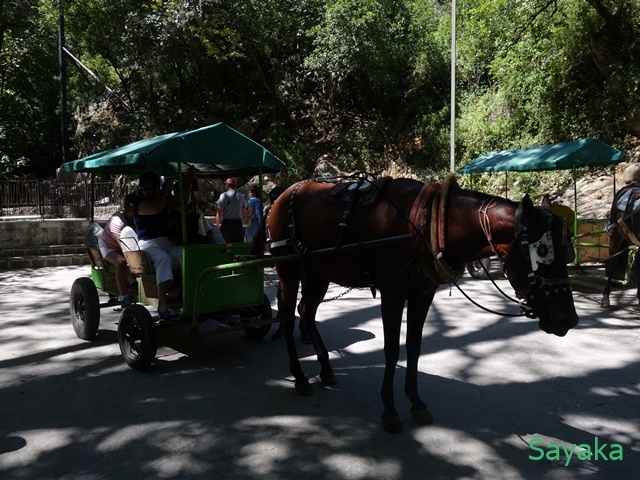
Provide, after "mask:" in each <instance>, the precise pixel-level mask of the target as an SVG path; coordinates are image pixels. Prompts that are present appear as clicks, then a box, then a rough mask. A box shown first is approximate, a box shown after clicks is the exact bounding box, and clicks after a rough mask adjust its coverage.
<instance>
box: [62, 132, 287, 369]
mask: <svg viewBox="0 0 640 480" xmlns="http://www.w3.org/2000/svg"><path fill="white" fill-rule="evenodd" d="M189 166H194V167H195V168H196V169H197V171H198V175H199V176H200V177H205V178H207V177H208V178H225V177H229V176H239V177H242V176H253V175H256V174H257V175H259V176H260V182H261V183H262V174H266V173H272V172H277V171H279V170H280V169H281V168H282V167H283V163H282V162H281V161H280V160H279V159H278V158H276V157H275V156H273V155H272V154H271V153H270V152H269V151H267V150H266V149H265V148H263V147H262V146H261V145H259V144H257V143H256V142H254V141H253V140H251V139H249V138H247V137H245V136H244V135H242V134H240V133H239V132H237V131H236V130H234V129H232V128H231V127H228V126H227V125H225V124H223V123H218V124H215V125H211V126H208V127H203V128H200V129H197V130H192V131H187V132H182V133H172V134H167V135H162V136H159V137H155V138H151V139H145V140H141V141H138V142H135V143H132V144H130V145H127V146H124V147H121V148H117V149H114V150H108V151H105V152H101V153H97V154H94V155H92V156H89V157H86V158H84V159H82V160H76V161H73V162H69V163H66V164H64V169H65V170H66V171H68V172H85V173H89V174H92V177H93V175H96V174H102V175H110V174H126V175H140V174H142V173H144V172H147V171H153V172H155V173H157V174H158V175H164V176H166V177H171V178H175V179H177V181H178V182H177V184H178V189H179V192H180V194H179V195H178V197H179V198H180V200H181V203H182V204H181V207H180V209H179V211H180V212H182V214H181V225H180V228H181V230H182V238H187V232H186V228H187V227H186V219H185V214H184V212H185V208H184V200H183V195H182V192H183V191H184V188H185V185H184V181H183V173H185V172H186V170H187V169H188V168H189ZM261 187H262V185H261ZM92 200H93V199H92ZM91 210H92V219H91V221H92V222H93V210H94V208H93V205H92V208H91ZM100 228H101V227H100V226H99V225H98V224H96V223H92V224H91V225H90V227H89V229H88V231H87V234H86V235H85V238H86V244H87V250H88V253H89V257H90V259H91V278H88V277H81V278H78V279H76V280H75V282H74V283H73V286H72V288H71V293H70V314H71V321H72V324H73V328H74V330H75V332H76V334H77V336H78V337H79V338H81V339H85V340H91V339H93V338H94V337H95V336H96V334H97V332H98V329H99V325H100V309H101V308H104V307H114V306H115V305H114V302H113V301H112V300H113V299H114V298H115V299H116V300H117V288H116V280H115V267H114V266H113V265H111V264H110V263H108V262H106V261H105V260H104V259H103V258H102V256H101V254H100V251H99V249H98V248H97V244H96V241H95V240H96V237H95V235H96V233H99V231H100ZM121 242H122V243H123V253H124V255H125V258H126V261H127V265H128V267H129V270H130V274H129V297H130V298H131V299H132V300H133V304H132V305H130V306H127V307H125V308H123V309H122V311H121V313H120V317H119V320H118V342H119V345H120V350H121V353H122V356H123V357H124V360H125V362H126V363H127V364H128V365H129V366H130V367H131V368H134V369H137V370H144V369H146V368H148V367H149V366H150V365H151V364H152V363H153V361H154V360H155V355H156V351H157V332H156V330H157V329H159V328H165V327H171V326H175V325H187V326H188V325H191V334H192V335H194V336H198V335H210V334H217V333H224V332H231V331H244V332H245V333H246V334H247V335H249V336H250V337H254V338H261V337H264V336H265V335H266V334H267V333H268V332H269V330H270V328H271V324H272V323H273V322H275V320H274V319H273V318H272V311H271V302H270V301H269V299H268V298H267V296H266V295H265V294H264V276H263V273H264V272H263V270H262V269H261V268H255V266H247V265H246V262H242V261H241V260H242V259H243V258H245V257H246V255H247V254H248V253H249V251H250V249H251V244H248V243H234V244H185V245H184V246H183V250H182V267H181V271H179V272H174V282H173V286H172V287H171V289H170V290H169V294H168V298H169V302H170V304H169V306H170V308H171V311H172V312H174V313H176V315H175V316H174V317H172V318H171V319H170V320H169V321H167V322H161V321H160V319H159V318H158V317H157V316H152V314H151V313H150V312H149V310H148V309H147V308H146V307H145V306H157V305H158V288H157V284H156V277H155V273H154V271H153V264H152V263H151V262H150V261H149V258H148V257H147V255H146V254H145V252H143V251H141V250H140V249H139V248H136V242H135V240H133V241H132V240H131V239H130V238H129V239H125V238H124V235H123V236H122V237H121ZM98 292H102V293H105V294H108V295H109V299H104V297H103V299H104V300H105V301H101V297H100V296H99V294H98ZM116 305H118V303H117V301H116ZM210 320H212V321H211V322H209V323H206V322H207V321H210ZM212 325H215V328H213V327H212Z"/></svg>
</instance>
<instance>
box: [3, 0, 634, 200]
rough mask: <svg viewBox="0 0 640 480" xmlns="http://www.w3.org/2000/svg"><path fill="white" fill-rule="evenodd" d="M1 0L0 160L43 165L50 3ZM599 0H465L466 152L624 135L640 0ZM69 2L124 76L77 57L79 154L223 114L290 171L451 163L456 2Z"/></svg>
mask: <svg viewBox="0 0 640 480" xmlns="http://www.w3.org/2000/svg"><path fill="white" fill-rule="evenodd" d="M0 1H1V2H2V4H3V6H4V9H2V10H0V34H1V35H0V40H1V42H0V108H2V111H3V115H2V117H1V118H0V155H2V158H3V162H2V163H1V164H0V170H4V171H8V170H12V171H33V172H37V173H38V174H42V175H50V174H51V173H52V171H53V168H55V167H56V166H58V165H59V163H60V160H61V157H60V155H61V153H60V152H61V149H60V146H59V145H60V127H59V107H58V103H59V92H58V89H59V85H58V78H57V75H58V72H57V55H58V52H57V4H56V2H51V1H44V0H39V1H38V2H28V1H26V0H18V1H15V2H6V1H5V0H0ZM602 5H603V7H604V8H605V9H609V10H605V11H596V10H595V8H594V7H593V6H592V5H591V2H587V1H585V0H564V1H562V2H545V1H538V0H535V1H533V2H522V1H515V2H510V1H507V0H474V1H470V0H463V1H459V2H458V15H457V27H458V35H457V42H458V47H457V65H456V66H457V106H456V112H457V123H456V152H457V161H458V163H461V164H464V163H466V162H468V161H469V160H471V159H472V158H475V157H476V156H478V155H480V154H482V153H485V152H486V151H489V150H501V149H507V148H519V147H527V146H531V145H535V144H544V143H554V142H558V141H564V140H573V139H576V138H583V137H589V136H592V137H597V138H599V139H601V140H604V141H606V142H608V143H611V144H614V145H617V146H621V144H622V141H623V138H624V137H625V136H626V135H627V134H628V133H629V124H628V123H627V119H628V118H630V115H631V113H632V112H634V110H635V111H640V101H638V98H639V97H638V92H639V91H640V24H638V22H637V19H638V18H640V3H638V2H637V1H636V0H616V1H612V2H606V3H602ZM64 13H65V20H66V21H65V25H66V43H67V47H68V49H69V50H70V51H71V52H72V53H73V54H74V55H75V56H76V57H77V58H78V59H79V60H80V61H81V62H82V63H83V64H84V65H85V66H86V67H88V68H89V69H91V70H92V71H93V72H94V73H95V74H96V75H97V76H98V77H99V78H100V79H101V80H102V82H104V84H106V85H107V86H108V87H109V88H111V89H112V91H113V93H109V92H108V91H107V89H106V88H105V86H104V85H103V84H101V83H99V82H97V81H96V80H95V79H94V78H92V77H91V76H90V75H88V74H87V73H86V71H84V70H83V69H82V68H80V67H78V66H76V65H74V64H73V62H71V61H70V60H69V59H67V63H68V73H69V82H68V95H69V112H70V117H71V118H70V119H69V120H70V123H71V130H72V132H71V133H72V136H71V138H72V153H73V155H75V156H84V155H88V154H91V153H94V152H96V151H99V150H103V149H106V148H111V147H114V146H117V145H122V144H125V143H128V142H131V141H133V140H137V139H139V138H141V137H145V136H151V135H156V134H160V133H165V132H169V131H178V130H185V129H189V128H195V127H198V126H202V125H206V124H211V123H215V122H218V121H224V122H226V123H229V124H230V125H232V126H234V127H235V128H238V129H239V130H241V131H243V132H244V133H246V134H247V135H249V136H251V137H252V138H255V139H256V140H258V141H260V142H263V143H264V144H265V145H266V146H267V147H268V148H269V149H270V150H272V151H273V152H274V153H275V154H276V155H278V156H280V157H281V158H283V160H285V162H286V164H287V171H286V172H284V173H283V174H282V177H283V179H286V180H287V181H289V182H290V181H293V180H295V179H298V178H301V177H305V176H309V175H312V174H313V171H314V169H315V167H316V165H317V163H318V162H319V161H320V160H321V159H322V160H327V161H330V162H331V163H332V164H334V165H337V166H339V167H340V168H342V169H343V170H344V171H356V170H374V171H380V170H383V169H384V168H385V167H386V166H387V164H388V163H389V162H390V161H391V160H394V161H397V162H400V163H405V164H408V165H411V166H413V167H417V168H428V169H430V170H431V171H437V172H445V171H446V170H448V168H449V132H450V126H449V121H450V118H449V117H450V111H451V110H450V105H449V101H450V78H449V75H450V65H449V61H450V47H451V18H450V15H451V6H450V3H449V2H440V1H438V0H399V1H397V0H299V1H296V0H239V1H234V2H230V1H228V0H199V1H198V2H189V1H187V0H164V1H161V0H65V2H64ZM635 133H637V132H635ZM556 180H557V181H563V179H561V178H558V179H556ZM536 181H537V180H535V179H534V178H531V179H528V178H527V177H526V176H523V177H522V180H519V182H520V183H521V184H522V185H523V191H525V190H527V189H530V190H533V189H535V188H540V187H541V185H539V184H537V183H536ZM496 188H498V186H497V185H496ZM518 188H519V187H518Z"/></svg>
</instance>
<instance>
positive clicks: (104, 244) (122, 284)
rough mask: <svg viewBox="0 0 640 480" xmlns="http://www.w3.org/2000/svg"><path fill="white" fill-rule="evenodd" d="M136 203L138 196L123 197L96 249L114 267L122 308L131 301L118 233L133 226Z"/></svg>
mask: <svg viewBox="0 0 640 480" xmlns="http://www.w3.org/2000/svg"><path fill="white" fill-rule="evenodd" d="M138 201H139V197H138V195H136V194H133V193H130V194H129V195H127V196H126V197H124V204H123V210H121V211H119V212H117V213H114V214H113V215H112V216H111V218H110V219H109V220H108V221H107V224H106V225H105V226H104V230H103V231H102V233H101V234H100V237H98V247H99V248H100V254H101V255H102V258H104V259H105V260H106V261H107V262H109V263H110V264H112V265H115V267H116V288H117V289H118V293H119V294H120V304H121V305H122V308H125V307H127V306H129V305H131V301H130V300H129V295H128V292H127V279H128V278H127V276H128V273H129V270H128V269H127V262H126V261H125V259H124V255H123V253H122V246H121V245H120V233H121V232H122V229H123V228H124V227H127V226H132V225H133V204H135V203H138Z"/></svg>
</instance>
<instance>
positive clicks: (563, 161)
mask: <svg viewBox="0 0 640 480" xmlns="http://www.w3.org/2000/svg"><path fill="white" fill-rule="evenodd" d="M626 159H627V154H626V153H624V152H622V151H620V150H617V149H615V148H613V147H611V146H609V145H607V144H606V143H603V142H601V141H599V140H595V139H593V138H586V139H582V140H576V141H574V142H564V143H556V144H553V145H543V146H540V147H532V148H521V149H519V150H502V151H500V152H488V153H485V154H484V155H481V156H479V157H478V158H476V159H475V160H472V161H471V162H469V163H468V164H467V165H465V166H464V167H462V168H460V169H458V173H482V172H505V171H518V172H537V171H542V170H562V169H570V168H574V167H575V168H578V167H585V166H590V167H595V166H603V165H613V164H615V163H620V162H624V161H625V160H626Z"/></svg>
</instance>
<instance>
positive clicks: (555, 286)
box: [487, 204, 571, 318]
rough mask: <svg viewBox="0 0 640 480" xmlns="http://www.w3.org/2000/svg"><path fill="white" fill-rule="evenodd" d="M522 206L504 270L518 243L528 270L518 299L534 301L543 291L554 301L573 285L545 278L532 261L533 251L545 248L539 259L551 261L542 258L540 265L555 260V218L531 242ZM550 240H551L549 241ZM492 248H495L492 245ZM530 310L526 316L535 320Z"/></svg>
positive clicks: (564, 279)
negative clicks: (537, 292)
mask: <svg viewBox="0 0 640 480" xmlns="http://www.w3.org/2000/svg"><path fill="white" fill-rule="evenodd" d="M522 211H523V210H522V204H520V205H519V206H518V209H517V210H516V231H515V235H514V240H513V241H512V242H511V244H510V247H509V252H508V253H507V256H506V257H504V258H502V257H501V258H502V260H503V268H504V270H505V272H506V270H507V266H508V262H509V261H510V260H511V259H512V257H513V254H512V252H513V251H514V249H513V246H514V243H517V244H518V246H519V249H520V252H521V253H522V255H523V257H524V261H525V265H526V269H527V281H528V285H527V286H526V287H525V288H523V289H521V290H516V292H515V293H516V297H518V298H519V299H521V300H525V301H527V300H533V299H534V292H535V291H536V290H537V291H542V292H544V295H545V296H546V297H549V298H548V299H549V300H552V297H553V296H555V295H557V294H559V293H561V292H567V291H569V292H570V291H571V284H570V280H569V278H568V277H567V278H545V277H543V276H542V275H540V274H539V273H538V268H537V267H534V262H533V261H532V250H533V251H534V252H535V251H537V252H540V250H542V249H543V247H544V248H546V249H548V250H547V252H546V253H545V252H542V253H541V254H540V255H539V257H545V256H550V258H549V259H544V258H542V260H541V261H539V262H538V264H541V263H543V264H550V263H552V262H553V260H554V254H553V216H550V217H549V219H548V221H547V228H546V230H545V231H544V232H543V234H542V236H541V237H540V239H539V240H537V241H535V242H530V240H529V228H528V221H527V218H526V217H523V215H522ZM547 238H549V239H550V240H547ZM487 240H489V242H490V243H491V240H490V236H487ZM549 241H550V242H551V245H550V246H549V245H548V242H549ZM492 248H493V249H494V252H495V248H494V247H493V245H492ZM528 307H529V308H530V310H529V311H525V315H526V316H527V317H529V318H535V317H536V316H537V315H535V311H534V310H533V306H531V305H528Z"/></svg>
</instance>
